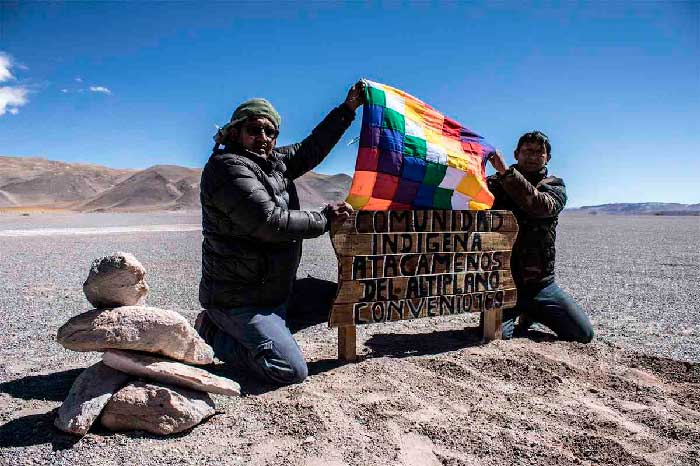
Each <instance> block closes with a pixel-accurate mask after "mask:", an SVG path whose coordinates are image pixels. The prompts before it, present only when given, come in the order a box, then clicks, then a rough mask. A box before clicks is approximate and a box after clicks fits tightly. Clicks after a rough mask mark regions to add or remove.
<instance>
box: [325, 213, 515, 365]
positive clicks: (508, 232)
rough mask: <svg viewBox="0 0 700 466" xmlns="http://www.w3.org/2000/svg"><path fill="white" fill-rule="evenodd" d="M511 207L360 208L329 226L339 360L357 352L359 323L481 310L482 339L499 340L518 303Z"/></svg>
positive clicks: (333, 318)
mask: <svg viewBox="0 0 700 466" xmlns="http://www.w3.org/2000/svg"><path fill="white" fill-rule="evenodd" d="M517 232H518V225H517V222H516V220H515V217H514V216H513V214H512V213H511V212H509V211H494V210H486V211H471V210H401V211H357V212H353V213H352V214H351V215H350V217H349V218H348V219H346V220H345V221H343V222H342V223H336V224H334V225H333V226H332V228H331V241H332V243H333V248H334V249H335V253H336V256H337V258H338V294H337V296H336V299H335V303H334V305H333V308H332V309H331V313H330V317H329V326H331V327H339V352H340V357H341V358H342V359H347V360H352V359H354V357H355V326H356V325H362V324H372V323H381V322H388V321H395V320H405V319H417V318H421V317H435V316H441V315H453V314H460V313H464V312H484V313H485V315H484V317H485V319H484V322H485V326H484V332H485V334H484V337H485V340H490V339H493V338H498V337H500V314H501V311H502V309H504V308H508V307H512V306H514V305H515V302H516V297H517V295H516V290H515V284H514V283H513V277H512V276H511V274H510V254H511V249H512V247H513V243H514V241H515V237H516V235H517Z"/></svg>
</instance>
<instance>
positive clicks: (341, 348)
mask: <svg viewBox="0 0 700 466" xmlns="http://www.w3.org/2000/svg"><path fill="white" fill-rule="evenodd" d="M338 359H340V360H341V361H346V362H353V361H355V360H357V327H355V326H354V325H350V326H346V327H338Z"/></svg>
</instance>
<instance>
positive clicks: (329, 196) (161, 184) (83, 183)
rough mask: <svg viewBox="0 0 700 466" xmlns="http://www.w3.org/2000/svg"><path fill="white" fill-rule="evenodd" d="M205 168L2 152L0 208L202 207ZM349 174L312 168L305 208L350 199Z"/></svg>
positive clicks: (303, 190) (303, 191)
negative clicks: (137, 166)
mask: <svg viewBox="0 0 700 466" xmlns="http://www.w3.org/2000/svg"><path fill="white" fill-rule="evenodd" d="M201 175H202V170H201V169H200V168H186V167H181V166H177V165H155V166H153V167H150V168H146V169H144V170H130V169H114V168H107V167H103V166H99V165H89V164H78V163H65V162H57V161H52V160H47V159H43V158H37V157H3V156H0V209H4V210H18V209H19V210H23V209H25V210H26V209H36V210H69V211H80V212H106V211H123V212H127V211H128V212H137V211H153V210H196V209H199V208H200V203H199V182H200V178H201ZM350 181H351V179H350V177H349V176H348V175H344V174H338V175H323V174H320V173H315V172H309V173H307V174H305V175H304V176H302V177H301V178H299V179H298V180H296V182H295V184H296V186H297V191H298V193H299V197H300V201H301V204H302V208H320V207H321V206H322V205H323V204H324V203H325V202H333V201H337V200H341V199H344V198H345V196H346V193H347V192H348V189H349V187H350Z"/></svg>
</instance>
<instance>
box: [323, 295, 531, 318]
mask: <svg viewBox="0 0 700 466" xmlns="http://www.w3.org/2000/svg"><path fill="white" fill-rule="evenodd" d="M516 301H517V291H516V289H515V288H508V289H503V290H497V291H487V292H481V293H471V294H463V295H451V296H430V297H424V298H416V299H400V300H396V301H377V302H373V303H346V304H334V305H333V307H332V309H331V313H330V318H329V322H328V325H329V326H330V327H341V326H347V325H362V324H372V323H379V322H388V321H397V320H411V319H420V318H423V317H436V316H440V315H454V314H461V313H464V312H480V311H483V310H484V309H493V308H509V307H513V306H515V303H516Z"/></svg>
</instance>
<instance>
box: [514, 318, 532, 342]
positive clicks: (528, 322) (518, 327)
mask: <svg viewBox="0 0 700 466" xmlns="http://www.w3.org/2000/svg"><path fill="white" fill-rule="evenodd" d="M533 323H534V322H533V321H532V319H530V318H529V317H528V316H527V314H524V313H523V314H520V316H518V321H517V323H516V324H515V328H514V329H513V336H514V337H518V338H522V337H526V336H527V334H528V332H529V330H530V327H531V326H532V324H533Z"/></svg>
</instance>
